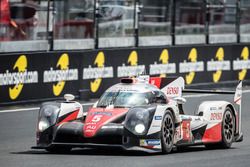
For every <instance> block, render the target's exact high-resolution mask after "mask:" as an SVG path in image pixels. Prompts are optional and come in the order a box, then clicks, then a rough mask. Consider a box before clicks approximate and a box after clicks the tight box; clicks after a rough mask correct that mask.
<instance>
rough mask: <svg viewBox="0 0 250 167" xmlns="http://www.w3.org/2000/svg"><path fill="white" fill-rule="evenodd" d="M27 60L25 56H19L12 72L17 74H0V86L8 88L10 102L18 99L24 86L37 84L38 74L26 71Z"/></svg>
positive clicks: (7, 72)
mask: <svg viewBox="0 0 250 167" xmlns="http://www.w3.org/2000/svg"><path fill="white" fill-rule="evenodd" d="M27 68H28V60H27V57H26V56H25V55H21V56H20V57H19V58H18V59H17V60H16V62H15V65H14V66H13V70H17V72H10V71H9V70H6V72H5V73H0V86H12V85H14V87H9V97H10V99H12V100H15V99H17V98H18V96H19V95H20V93H21V92H22V89H23V86H24V84H30V83H38V72H37V71H28V70H27Z"/></svg>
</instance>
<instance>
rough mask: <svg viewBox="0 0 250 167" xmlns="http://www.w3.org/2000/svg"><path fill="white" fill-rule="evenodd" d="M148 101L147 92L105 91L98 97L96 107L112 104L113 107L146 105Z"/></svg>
mask: <svg viewBox="0 0 250 167" xmlns="http://www.w3.org/2000/svg"><path fill="white" fill-rule="evenodd" d="M148 103H149V94H148V93H138V92H121V91H120V92H105V93H104V94H103V96H102V97H101V98H100V100H99V102H98V104H97V107H107V106H108V105H114V107H126V108H129V107H134V106H140V105H146V104H148Z"/></svg>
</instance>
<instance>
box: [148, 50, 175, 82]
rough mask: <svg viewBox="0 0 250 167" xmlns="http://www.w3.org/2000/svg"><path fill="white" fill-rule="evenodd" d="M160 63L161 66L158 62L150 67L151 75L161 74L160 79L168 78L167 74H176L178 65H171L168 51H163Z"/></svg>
mask: <svg viewBox="0 0 250 167" xmlns="http://www.w3.org/2000/svg"><path fill="white" fill-rule="evenodd" d="M159 61H160V62H161V64H157V62H154V64H150V65H149V74H150V75H158V74H160V77H166V74H174V73H176V64H175V63H169V54H168V50H167V49H164V50H163V51H162V53H161V55H160V58H159Z"/></svg>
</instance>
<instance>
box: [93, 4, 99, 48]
mask: <svg viewBox="0 0 250 167" xmlns="http://www.w3.org/2000/svg"><path fill="white" fill-rule="evenodd" d="M94 3H95V5H94V25H93V29H94V32H95V35H94V38H95V39H94V40H95V49H98V48H99V1H98V0H95V2H94Z"/></svg>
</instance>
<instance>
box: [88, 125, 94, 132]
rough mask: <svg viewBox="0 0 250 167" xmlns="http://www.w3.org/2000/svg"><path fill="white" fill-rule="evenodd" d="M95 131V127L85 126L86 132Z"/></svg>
mask: <svg viewBox="0 0 250 167" xmlns="http://www.w3.org/2000/svg"><path fill="white" fill-rule="evenodd" d="M95 129H96V126H95V125H87V126H86V131H88V130H89V131H92V130H95Z"/></svg>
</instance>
